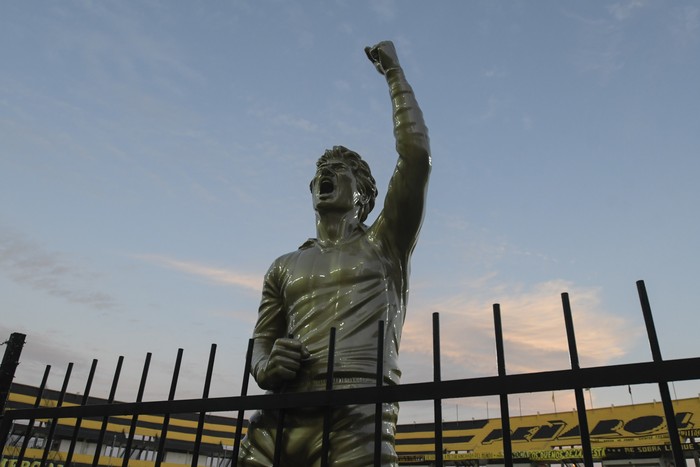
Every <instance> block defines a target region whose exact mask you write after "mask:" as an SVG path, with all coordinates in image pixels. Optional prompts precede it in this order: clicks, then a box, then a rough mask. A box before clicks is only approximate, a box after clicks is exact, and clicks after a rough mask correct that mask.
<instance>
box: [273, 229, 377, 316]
mask: <svg viewBox="0 0 700 467" xmlns="http://www.w3.org/2000/svg"><path fill="white" fill-rule="evenodd" d="M384 263H385V262H384V261H383V260H382V257H381V255H380V254H378V251H377V249H376V248H373V247H372V246H371V245H370V244H368V243H367V242H355V243H353V244H350V245H345V246H343V247H342V248H341V247H339V248H328V249H321V248H319V247H317V246H314V247H312V248H308V249H305V250H301V251H299V254H298V255H297V256H296V258H295V259H294V261H293V262H292V263H291V264H289V267H288V270H287V274H286V280H285V284H284V290H283V293H284V296H285V301H286V302H287V303H288V304H291V303H295V302H297V301H298V300H300V299H302V300H303V299H304V298H309V297H312V296H313V297H322V296H327V295H329V294H332V295H335V296H338V295H342V294H343V293H345V292H349V291H350V290H358V288H360V289H361V288H363V287H371V286H376V285H379V284H381V283H382V282H384V281H385V280H386V271H385V265H384Z"/></svg>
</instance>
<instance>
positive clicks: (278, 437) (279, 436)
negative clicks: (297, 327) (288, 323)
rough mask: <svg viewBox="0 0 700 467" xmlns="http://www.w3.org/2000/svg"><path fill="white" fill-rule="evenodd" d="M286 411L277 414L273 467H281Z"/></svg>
mask: <svg viewBox="0 0 700 467" xmlns="http://www.w3.org/2000/svg"><path fill="white" fill-rule="evenodd" d="M287 337H288V338H290V339H293V338H294V336H293V335H292V334H289V335H287ZM284 388H285V387H284V385H282V388H281V389H280V391H279V392H278V393H277V394H282V393H283V392H284ZM286 412H287V411H286V410H285V409H283V408H282V409H279V412H278V413H277V430H276V431H275V455H274V458H273V460H272V465H273V467H279V465H280V461H281V460H282V445H283V444H284V419H285V416H286Z"/></svg>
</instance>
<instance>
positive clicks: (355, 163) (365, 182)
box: [316, 146, 378, 222]
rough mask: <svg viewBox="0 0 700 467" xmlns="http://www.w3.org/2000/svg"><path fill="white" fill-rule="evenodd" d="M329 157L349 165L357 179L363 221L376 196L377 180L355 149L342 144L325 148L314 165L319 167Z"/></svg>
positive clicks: (372, 206)
mask: <svg viewBox="0 0 700 467" xmlns="http://www.w3.org/2000/svg"><path fill="white" fill-rule="evenodd" d="M330 159H340V160H343V161H345V162H347V163H348V164H349V165H350V168H351V170H352V173H353V174H354V175H355V178H356V179H357V188H358V190H359V192H360V195H362V199H363V203H362V207H361V209H360V213H359V214H360V222H364V221H365V219H367V216H368V215H369V213H370V212H372V209H374V200H375V199H376V198H377V194H378V191H377V182H376V181H375V180H374V177H373V176H372V171H371V170H370V168H369V165H368V164H367V162H365V161H364V160H362V157H361V156H360V155H359V154H358V153H356V152H355V151H351V150H350V149H348V148H346V147H344V146H333V149H327V150H326V152H324V153H323V155H322V156H321V157H319V159H318V161H317V162H316V167H317V168H318V167H321V166H322V165H324V164H326V163H327V162H328V161H329V160H330Z"/></svg>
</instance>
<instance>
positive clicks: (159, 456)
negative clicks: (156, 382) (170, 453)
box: [155, 349, 183, 467]
mask: <svg viewBox="0 0 700 467" xmlns="http://www.w3.org/2000/svg"><path fill="white" fill-rule="evenodd" d="M182 352H183V350H182V349H177V357H175V368H173V378H172V380H171V381H170V392H169V393H168V400H169V401H172V400H174V399H175V390H176V389H177V380H178V378H179V377H180V365H181V364H182ZM169 424H170V414H169V413H166V414H165V415H164V416H163V426H162V427H161V429H160V439H159V440H158V452H157V453H156V463H155V467H160V464H162V463H163V458H164V457H165V440H166V438H167V437H168V425H169Z"/></svg>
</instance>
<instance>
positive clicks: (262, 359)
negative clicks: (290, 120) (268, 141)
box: [239, 42, 430, 467]
mask: <svg viewBox="0 0 700 467" xmlns="http://www.w3.org/2000/svg"><path fill="white" fill-rule="evenodd" d="M365 51H366V52H367V56H368V57H369V59H370V60H371V61H372V62H373V63H374V64H375V66H376V68H377V70H379V72H380V73H381V74H382V75H384V76H385V78H386V80H387V83H388V85H389V92H390V95H391V102H392V108H393V119H394V136H395V138H396V150H397V152H398V154H399V158H398V162H397V163H396V169H395V170H394V173H393V175H392V177H391V181H390V183H389V187H388V191H387V194H386V197H385V199H384V206H383V209H382V212H381V213H380V214H379V216H378V217H377V219H376V220H375V221H374V223H373V224H372V225H371V226H369V227H367V226H366V225H365V224H364V223H363V222H364V221H365V219H366V218H367V215H368V214H369V212H370V211H371V210H372V208H373V207H374V201H375V197H376V195H377V189H376V186H375V181H374V178H373V177H372V175H371V173H370V169H369V166H368V165H367V163H366V162H364V161H363V160H362V158H361V157H360V156H359V155H358V154H357V153H355V152H353V151H351V150H349V149H347V148H345V147H342V146H335V147H334V148H333V149H330V150H327V151H326V152H325V154H323V155H322V156H321V158H320V159H319V160H318V162H317V163H316V174H315V175H314V177H313V179H312V180H311V185H310V188H311V199H312V202H313V208H314V211H315V212H316V234H317V238H314V239H310V240H308V241H306V242H305V243H304V244H303V245H302V246H301V247H299V249H298V250H296V251H293V252H291V253H287V254H286V255H283V256H281V257H279V258H278V259H277V260H275V262H274V263H273V264H272V266H271V267H270V269H269V270H268V272H267V274H266V275H265V281H264V285H263V292H262V301H261V304H260V308H259V312H258V321H257V324H256V325H255V331H254V334H253V337H254V349H253V359H252V363H251V373H252V375H253V376H254V378H255V379H256V381H257V382H258V385H259V386H260V387H261V388H263V389H267V390H269V391H274V392H282V391H287V392H300V391H314V390H322V389H324V387H325V381H326V371H327V364H328V362H327V352H328V339H329V334H330V329H331V328H332V327H335V328H336V344H335V371H334V382H333V388H334V389H344V388H353V387H363V386H374V385H376V369H377V361H376V360H377V342H378V339H377V334H378V322H379V321H381V320H383V321H384V323H385V327H384V329H385V336H384V362H383V368H384V381H383V382H384V384H387V385H395V384H398V383H399V379H400V377H401V371H400V370H399V366H398V353H399V342H400V340H401V329H402V327H403V323H404V319H405V314H406V300H407V296H408V275H409V260H410V257H411V253H412V251H413V248H414V246H415V244H416V240H417V237H418V231H419V230H420V227H421V223H422V220H423V210H424V206H425V198H426V191H427V186H428V176H429V173H430V148H429V143H428V129H427V128H426V126H425V124H424V122H423V115H422V112H421V110H420V108H419V107H418V103H417V102H416V99H415V97H414V95H413V90H412V89H411V86H410V85H409V84H408V82H407V81H406V78H405V76H404V72H403V70H402V68H401V66H400V65H399V61H398V58H397V55H396V50H395V49H394V45H393V44H392V43H391V42H381V43H379V44H377V45H376V46H374V47H371V48H370V47H368V48H366V49H365ZM374 415H375V408H374V406H373V405H370V406H365V405H358V406H349V407H342V408H338V409H335V410H334V412H333V415H332V423H331V438H330V456H329V461H330V462H329V464H330V465H332V466H336V467H339V466H348V467H362V466H369V465H372V462H373V455H374V443H373V440H374ZM277 416H278V411H267V410H263V411H259V412H257V413H256V414H254V415H253V416H252V417H251V419H250V424H249V425H248V434H247V436H246V438H245V439H244V440H243V442H242V444H241V453H240V456H239V465H243V466H260V467H269V466H271V465H272V460H273V456H274V448H275V433H276V426H277ZM397 416H398V404H397V403H391V404H384V407H383V417H382V421H383V425H382V443H383V444H382V465H384V466H395V465H397V464H398V461H397V456H396V451H395V449H394V434H395V430H396V420H397ZM322 427H323V411H322V409H313V408H310V409H303V410H289V411H287V412H286V417H285V432H284V442H283V452H282V465H285V466H303V467H308V466H318V465H320V455H321V449H322V448H321V445H322V431H323V429H322Z"/></svg>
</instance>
